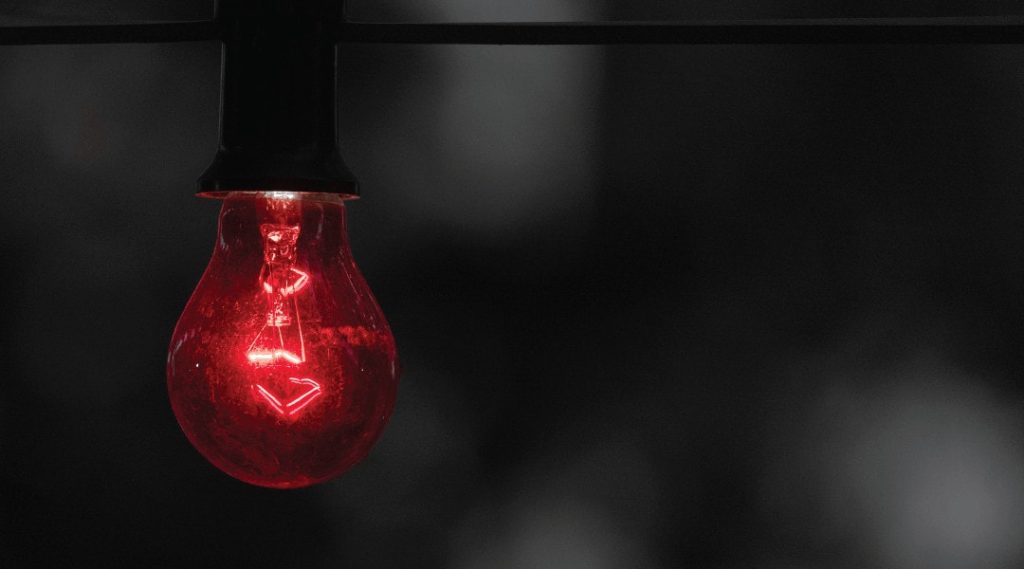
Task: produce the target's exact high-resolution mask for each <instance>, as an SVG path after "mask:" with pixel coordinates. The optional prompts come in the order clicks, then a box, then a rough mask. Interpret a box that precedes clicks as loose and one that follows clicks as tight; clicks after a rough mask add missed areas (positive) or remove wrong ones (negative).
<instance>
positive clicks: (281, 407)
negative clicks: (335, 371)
mask: <svg viewBox="0 0 1024 569" xmlns="http://www.w3.org/2000/svg"><path fill="white" fill-rule="evenodd" d="M260 231H261V232H262V233H263V261H264V263H263V268H262V269H261V271H260V286H261V288H262V289H263V293H264V294H265V296H266V298H267V317H266V321H265V323H264V324H263V327H262V328H261V329H260V331H259V333H258V334H256V337H255V338H254V339H253V341H252V343H250V344H249V348H248V349H247V350H246V354H245V356H246V358H247V359H248V360H249V363H251V364H253V365H256V366H270V365H289V364H290V365H293V366H298V365H299V364H303V363H305V362H306V343H305V339H304V338H303V336H302V319H301V318H300V317H299V304H298V300H297V299H296V298H295V295H296V293H298V292H299V291H301V290H302V289H304V288H305V287H306V285H307V284H308V283H309V274H307V273H306V272H304V271H300V270H299V269H296V268H295V267H294V266H292V265H293V264H294V263H295V244H296V242H297V241H298V238H299V228H298V227H297V226H285V225H274V224H264V225H262V226H261V227H260ZM296 352H298V353H296ZM288 381H290V382H291V383H294V384H297V385H306V386H308V387H309V389H307V390H306V391H304V392H302V393H301V394H299V395H298V396H296V397H294V398H292V399H291V400H289V401H287V402H282V400H281V399H280V398H278V397H277V396H275V395H274V394H273V393H272V392H271V391H270V390H268V389H267V388H266V387H264V386H263V385H261V384H259V383H255V384H253V387H254V389H255V391H256V393H257V394H259V395H260V397H262V399H263V401H266V402H267V403H268V404H269V405H270V407H271V408H272V409H274V410H275V411H277V412H278V413H280V414H281V415H284V416H287V417H292V416H294V415H295V414H296V413H298V412H299V411H301V410H302V409H304V408H305V407H306V406H307V405H309V404H310V403H311V402H312V401H313V400H314V399H316V398H317V397H319V396H320V393H321V389H320V384H319V383H317V382H316V381H314V380H312V379H309V378H297V377H290V378H288Z"/></svg>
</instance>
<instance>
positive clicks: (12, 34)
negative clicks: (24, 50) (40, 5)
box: [0, 21, 221, 45]
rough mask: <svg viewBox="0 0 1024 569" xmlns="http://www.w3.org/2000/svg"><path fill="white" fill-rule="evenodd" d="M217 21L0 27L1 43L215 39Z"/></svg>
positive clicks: (83, 42) (141, 41) (156, 41)
mask: <svg viewBox="0 0 1024 569" xmlns="http://www.w3.org/2000/svg"><path fill="white" fill-rule="evenodd" d="M220 37H221V27H220V24H218V23H217V22H214V21H196V22H151V23H137V24H87V25H57V26H5V27H0V45H46V44H89V43H93V44H95V43H163V42H183V41H204V40H215V39H219V38H220Z"/></svg>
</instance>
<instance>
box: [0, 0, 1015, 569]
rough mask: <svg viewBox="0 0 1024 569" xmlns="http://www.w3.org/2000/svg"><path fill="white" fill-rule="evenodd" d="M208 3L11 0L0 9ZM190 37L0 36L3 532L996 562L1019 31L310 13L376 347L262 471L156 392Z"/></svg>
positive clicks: (131, 549)
mask: <svg viewBox="0 0 1024 569" xmlns="http://www.w3.org/2000/svg"><path fill="white" fill-rule="evenodd" d="M211 4H212V3H211V2H209V1H207V0H188V1H182V0H174V1H172V0H144V1H143V0H102V1H101V0H94V1H89V2H87V1H69V0H60V1H58V0H13V1H7V2H4V3H3V8H2V9H0V24H3V25H14V24H31V23H38V22H43V21H45V22H64V23H73V22H82V21H131V20H143V19H153V20H159V19H179V18H180V19H202V18H207V17H210V16H211V15H212V5H211ZM349 6H350V7H349V14H350V16H351V17H352V18H354V19H364V20H373V21H389V20H409V21H502V20H533V21H542V20H598V19H646V20H658V19H673V18H756V17H829V16H925V15H932V16H939V15H942V16H956V15H1010V14H1015V13H1016V14H1020V13H1021V11H1020V6H1019V3H1017V2H1015V1H1011V0H991V1H980V0H978V1H970V0H960V1H957V2H948V1H946V2H938V1H932V0H905V1H902V2H885V1H882V0H872V1H864V0H857V1H852V0H850V1H846V0H815V1H810V0H774V1H773V0H732V1H730V2H721V1H711V0H690V1H689V2H669V1H667V0H629V1H626V0H614V1H613V0H603V1H602V0H529V1H522V0H520V1H518V2H514V1H512V0H418V1H412V0H386V1H384V0H378V1H370V0H352V1H351V2H349ZM219 57H220V49H219V45H217V44H216V43H214V42H210V43H194V44H173V45H172V44H168V45H135V46H77V47H76V46H63V47H2V48H0V192H2V196H3V202H2V207H0V266H2V275H3V277H2V278H0V299H2V303H3V304H2V307H3V308H2V317H0V357H2V359H3V362H4V363H3V365H2V366H0V370H2V372H0V524H2V525H0V566H3V567H5V568H15V569H17V568H23V567H45V566H56V567H84V566H109V567H114V566H135V567H164V566H166V567H236V566H245V567H250V568H260V567H274V568H282V567H285V568H288V567H297V568H298V567H301V568H321V567H322V568H336V567H368V568H378V567H379V568H395V569H401V568H426V567H444V568H453V569H462V568H477V567H481V568H482V567H487V568H509V569H512V568H515V569H534V568H536V569H546V568H557V569H575V568H594V569H603V568H618V567H624V568H634V567H645V568H646V567H649V568H670V567H700V568H740V567H765V568H847V567H849V568H855V567H856V568H863V567H880V568H902V567H927V568H930V569H946V568H949V569H953V568H987V567H1001V568H1005V567H1021V566H1024V546H1022V544H1024V436H1022V435H1024V387H1022V384H1021V381H1020V378H1021V372H1022V369H1024V351H1022V350H1021V345H1020V341H1019V339H1020V338H1021V336H1022V332H1024V330H1022V317H1024V303H1022V299H1024V254H1022V252H1024V229H1022V227H1024V224H1022V221H1024V219H1022V216H1024V192H1022V191H1021V189H1022V184H1024V182H1022V179H1024V80H1022V77H1024V48H1021V47H986V46H980V47H971V46H961V47H941V46H932V47H914V46H906V47H850V46H834V47H827V46H826V47H822V46H818V47H785V46H760V47H757V46H753V47H752V46H721V47H707V46H705V47H694V46H689V47H687V46H678V47H667V46H657V47H653V46H652V47H643V46H632V47H622V46H619V47H608V48H597V47H480V46H463V47H450V46H449V47H445V46H433V47H430V46H427V47H421V46H352V47H345V48H344V49H343V50H342V52H341V55H340V68H341V79H340V86H339V90H340V92H341V95H340V98H341V100H340V102H339V103H340V114H341V132H342V134H341V139H342V140H341V141H342V147H343V149H344V152H345V157H346V160H347V161H348V162H349V164H350V165H351V167H352V169H353V171H354V172H355V173H356V174H357V176H359V178H360V179H361V181H362V184H363V196H364V197H363V199H362V200H360V201H358V202H355V203H353V204H351V207H350V208H349V209H350V220H351V226H352V232H353V235H352V238H353V247H354V251H355V254H356V257H357V259H358V260H359V262H360V265H361V266H362V268H363V269H364V272H365V273H366V276H367V278H368V280H369V282H370V284H371V286H372V287H373V289H374V291H375V292H376V293H377V296H378V298H379V300H380V302H381V304H382V305H383V307H384V310H385V312H386V313H387V314H388V315H389V318H390V320H391V324H392V328H393V330H394V332H395V336H396V338H397V340H398V345H399V350H400V354H401V356H402V360H403V365H404V369H405V373H404V376H403V378H402V383H401V388H400V392H399V400H398V405H397V408H396V410H395V414H394V417H393V419H392V421H391V425H390V427H389V428H388V430H387V431H386V433H385V435H384V437H383V438H382V440H381V441H380V443H379V444H378V446H377V447H376V449H375V451H374V452H373V453H372V455H371V456H370V457H369V459H368V460H366V461H365V462H364V463H363V464H361V465H360V466H358V467H356V468H355V469H354V470H352V471H351V472H350V473H349V474H347V475H346V476H344V477H342V478H340V479H338V480H336V481H334V482H331V483H328V484H325V485H321V486H318V487H314V488H310V489H305V490H299V491H289V492H281V491H272V490H265V489H260V488H255V487H249V486H246V485H244V484H241V483H239V482H236V481H234V480H233V479H230V478H228V477H227V476H226V475H223V474H221V473H220V472H219V471H217V470H216V469H214V468H213V467H212V466H210V465H209V464H207V463H206V462H205V461H204V460H203V459H202V458H201V457H200V456H199V454H198V453H197V452H196V451H194V450H193V449H192V448H191V446H189V444H188V442H187V441H186V439H185V437H184V436H183V435H182V433H181V432H180V430H179V428H178V426H177V424H176V423H175V420H174V417H173V416H172V414H171V411H170V407H169V405H168V401H167V396H166V392H165V388H164V381H165V378H164V365H165V358H166V348H167V342H168V339H169V337H170V335H171V331H172V329H173V327H174V324H175V321H176V319H177V317H178V314H179V313H180V312H181V310H182V308H183V307H184V305H185V302H186V300H187V299H188V296H189V294H190V292H191V290H192V287H193V286H194V285H195V283H196V282H197V281H198V279H199V277H200V275H201V273H202V271H203V268H204V266H205V264H206V262H207V260H208V258H209V255H210V251H211V249H212V245H213V240H214V236H215V233H216V220H217V210H218V203H217V202H215V201H209V200H202V199H197V198H195V197H194V196H193V192H194V182H195V179H196V178H197V177H198V176H199V174H200V173H201V172H202V171H203V169H204V168H205V167H206V166H207V164H208V163H209V161H210V160H211V159H212V157H213V154H214V151H215V149H216V145H217V115H218V108H217V104H218V77H219V65H220V61H219Z"/></svg>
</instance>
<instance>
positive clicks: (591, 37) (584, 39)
mask: <svg viewBox="0 0 1024 569" xmlns="http://www.w3.org/2000/svg"><path fill="white" fill-rule="evenodd" d="M222 30H223V26H222V25H221V24H220V23H218V22H216V21H194V22H160V23H139V24H112V25H57V26H7V27H0V45H32V44H88V43H156V42H182V41H204V40H215V39H220V38H221V37H222ZM335 32H336V33H335V39H336V40H337V41H338V42H340V43H393V44H488V45H604V44H691V45H699V44H1024V16H996V17H980V18H839V19H820V20H732V21H729V20H727V21H692V22H593V23H590V22H560V23H559V22H552V23H500V24H499V23H480V24H472V23H470V24H412V23H369V22H343V23H341V24H339V25H338V27H337V29H336V30H335Z"/></svg>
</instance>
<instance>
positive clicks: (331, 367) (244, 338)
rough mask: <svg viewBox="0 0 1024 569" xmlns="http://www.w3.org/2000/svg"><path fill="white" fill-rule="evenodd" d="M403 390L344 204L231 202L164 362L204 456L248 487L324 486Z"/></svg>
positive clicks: (361, 451) (272, 196)
mask: <svg viewBox="0 0 1024 569" xmlns="http://www.w3.org/2000/svg"><path fill="white" fill-rule="evenodd" d="M397 383H398V360H397V354H396V350H395V343H394V338H393V337H392V335H391V331H390V329H389V328H388V325H387V321H386V320H385V319H384V315H383V313H382V312H381V310H380V307H379V306H378V305H377V302H376V300H375V299H374V297H373V294H372V293H371V292H370V289H369V287H368V286H367V284H366V282H365V280H364V279H363V277H362V275H361V274H360V272H359V270H358V268H357V267H356V265H355V262H354V261H353V259H352V254H351V251H350V250H349V245H348V236H347V232H346V225H345V205H344V203H343V202H342V201H341V199H340V198H338V197H333V196H325V195H323V194H300V193H282V192H267V193H235V194H230V195H228V196H227V197H226V199H225V200H224V205H223V207H222V209H221V216H220V225H219V230H218V236H217V244H216V247H215V248H214V253H213V257H212V258H211V260H210V264H209V266H208V267H207V269H206V272H205V273H204V274H203V277H202V279H201V280H200V282H199V285H198V286H197V287H196V290H195V292H194V293H193V294H192V298H191V299H190V300H189V302H188V305H187V306H186V308H185V311H184V313H182V315H181V319H180V320H179V321H178V325H177V327H176V328H175V330H174V335H173V337H172V338H171V347H170V353H169V354H168V360H167V387H168V393H169V395H170V399H171V406H172V408H173V409H174V414H175V416H176V417H177V419H178V423H179V424H180V425H181V428H182V430H183V431H184V432H185V435H186V436H187V437H188V439H189V441H191V442H192V444H193V445H194V446H195V447H196V449H197V450H199V452H200V453H201V454H202V455H203V456H205V457H206V458H207V459H208V460H209V461H210V462H211V463H213V464H214V465H215V466H216V467H218V468H220V469H221V470H223V471H224V472H226V473H228V474H230V475H231V476H234V477H235V478H238V479H239V480H243V481H245V482H248V483H250V484H256V485H259V486H269V487H274V488H296V487H301V486H308V485H310V484H315V483H318V482H322V481H324V480H328V479H330V478H332V477H334V476H337V475H338V474H341V473H342V472H344V471H345V470H347V469H349V468H350V467H351V466H352V465H354V464H355V463H357V462H359V461H360V460H362V459H363V458H364V457H365V456H366V454H367V453H368V452H369V450H370V448H371V447H372V446H373V444H374V443H375V442H376V440H377V438H378V437H379V436H380V433H381V431H382V430H383V428H384V426H385V424H386V423H387V420H388V418H389V417H390V415H391V410H392V408H393V407H394V402H395V395H396V389H397Z"/></svg>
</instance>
